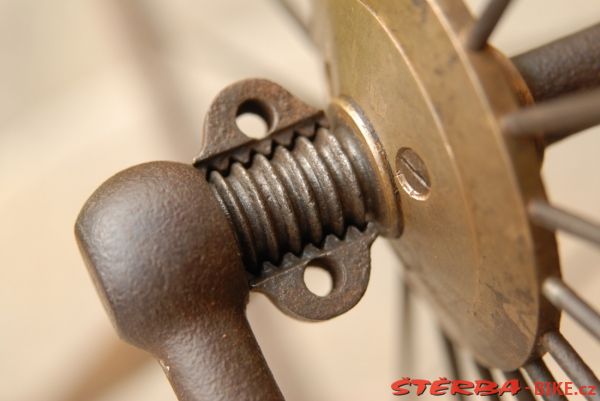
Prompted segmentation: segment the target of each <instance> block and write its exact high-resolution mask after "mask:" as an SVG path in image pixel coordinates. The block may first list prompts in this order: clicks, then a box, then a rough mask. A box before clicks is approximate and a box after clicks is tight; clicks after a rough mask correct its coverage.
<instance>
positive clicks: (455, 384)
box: [450, 380, 475, 395]
mask: <svg viewBox="0 0 600 401" xmlns="http://www.w3.org/2000/svg"><path fill="white" fill-rule="evenodd" d="M474 387H475V383H473V382H472V381H467V380H452V387H450V394H451V395H456V394H462V395H473V392H472V391H469V390H468V389H471V388H474Z"/></svg>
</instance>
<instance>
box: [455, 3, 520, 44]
mask: <svg viewBox="0 0 600 401" xmlns="http://www.w3.org/2000/svg"><path fill="white" fill-rule="evenodd" d="M509 4H510V0H489V4H488V6H487V7H486V8H485V10H484V11H483V13H482V14H481V17H479V19H478V20H477V21H476V22H475V25H474V26H473V27H472V28H471V31H470V32H469V34H468V35H467V38H466V46H467V48H468V49H470V50H473V51H478V50H481V49H483V48H484V47H485V46H486V45H487V41H488V39H489V38H490V36H491V35H492V33H493V32H494V28H495V27H496V25H497V24H498V21H500V18H502V15H503V14H504V11H505V10H506V7H508V5H509Z"/></svg>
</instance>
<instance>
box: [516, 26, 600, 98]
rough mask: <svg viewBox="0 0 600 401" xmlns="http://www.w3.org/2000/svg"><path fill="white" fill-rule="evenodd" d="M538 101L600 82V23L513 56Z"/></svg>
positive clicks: (587, 87)
mask: <svg viewBox="0 0 600 401" xmlns="http://www.w3.org/2000/svg"><path fill="white" fill-rule="evenodd" d="M512 61H513V63H514V64H515V66H516V67H517V68H518V69H519V71H520V72H521V75H522V76H523V78H524V79H525V81H526V82H527V85H528V86H529V89H530V90H531V93H532V94H533V97H534V98H535V100H536V101H542V100H546V99H550V98H554V97H557V96H560V95H563V94H565V93H570V92H575V91H579V90H583V89H591V88H594V87H597V86H599V85H600V24H596V25H594V26H591V27H589V28H587V29H584V30H582V31H580V32H577V33H574V34H572V35H569V36H567V37H564V38H561V39H558V40H556V41H554V42H551V43H548V44H545V45H543V46H540V47H538V48H536V49H533V50H530V51H528V52H526V53H523V54H521V55H518V56H516V57H513V58H512Z"/></svg>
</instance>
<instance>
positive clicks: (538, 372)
mask: <svg viewBox="0 0 600 401" xmlns="http://www.w3.org/2000/svg"><path fill="white" fill-rule="evenodd" d="M523 368H524V369H525V371H526V372H527V374H528V375H529V378H530V379H531V381H532V382H534V383H554V382H556V379H554V376H552V373H550V371H549V370H548V367H547V366H546V364H545V363H544V361H542V360H541V359H538V360H537V361H533V362H529V363H528V364H526V365H525V366H523ZM542 398H543V399H544V400H546V401H568V400H567V397H565V396H564V395H560V394H551V395H549V394H546V395H543V396H542Z"/></svg>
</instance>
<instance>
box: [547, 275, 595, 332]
mask: <svg viewBox="0 0 600 401" xmlns="http://www.w3.org/2000/svg"><path fill="white" fill-rule="evenodd" d="M542 290H543V292H544V295H545V296H546V298H547V299H548V301H550V302H551V303H552V304H553V305H554V306H556V307H557V308H558V309H561V310H563V311H565V312H567V313H568V314H569V315H570V316H571V317H572V318H573V319H574V320H575V321H577V322H578V323H579V324H580V325H581V326H582V327H583V328H585V329H586V330H587V331H589V332H590V333H591V334H592V335H593V336H594V337H596V339H597V340H600V314H599V313H598V312H597V311H596V310H594V309H593V308H592V307H591V306H590V305H588V303H587V302H585V301H584V300H583V299H581V298H580V297H579V296H578V295H577V294H576V293H575V292H574V291H573V290H572V289H571V288H569V287H568V286H567V285H566V284H565V283H564V282H563V281H562V280H560V279H559V278H557V277H550V278H548V279H546V281H544V285H543V287H542Z"/></svg>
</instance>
